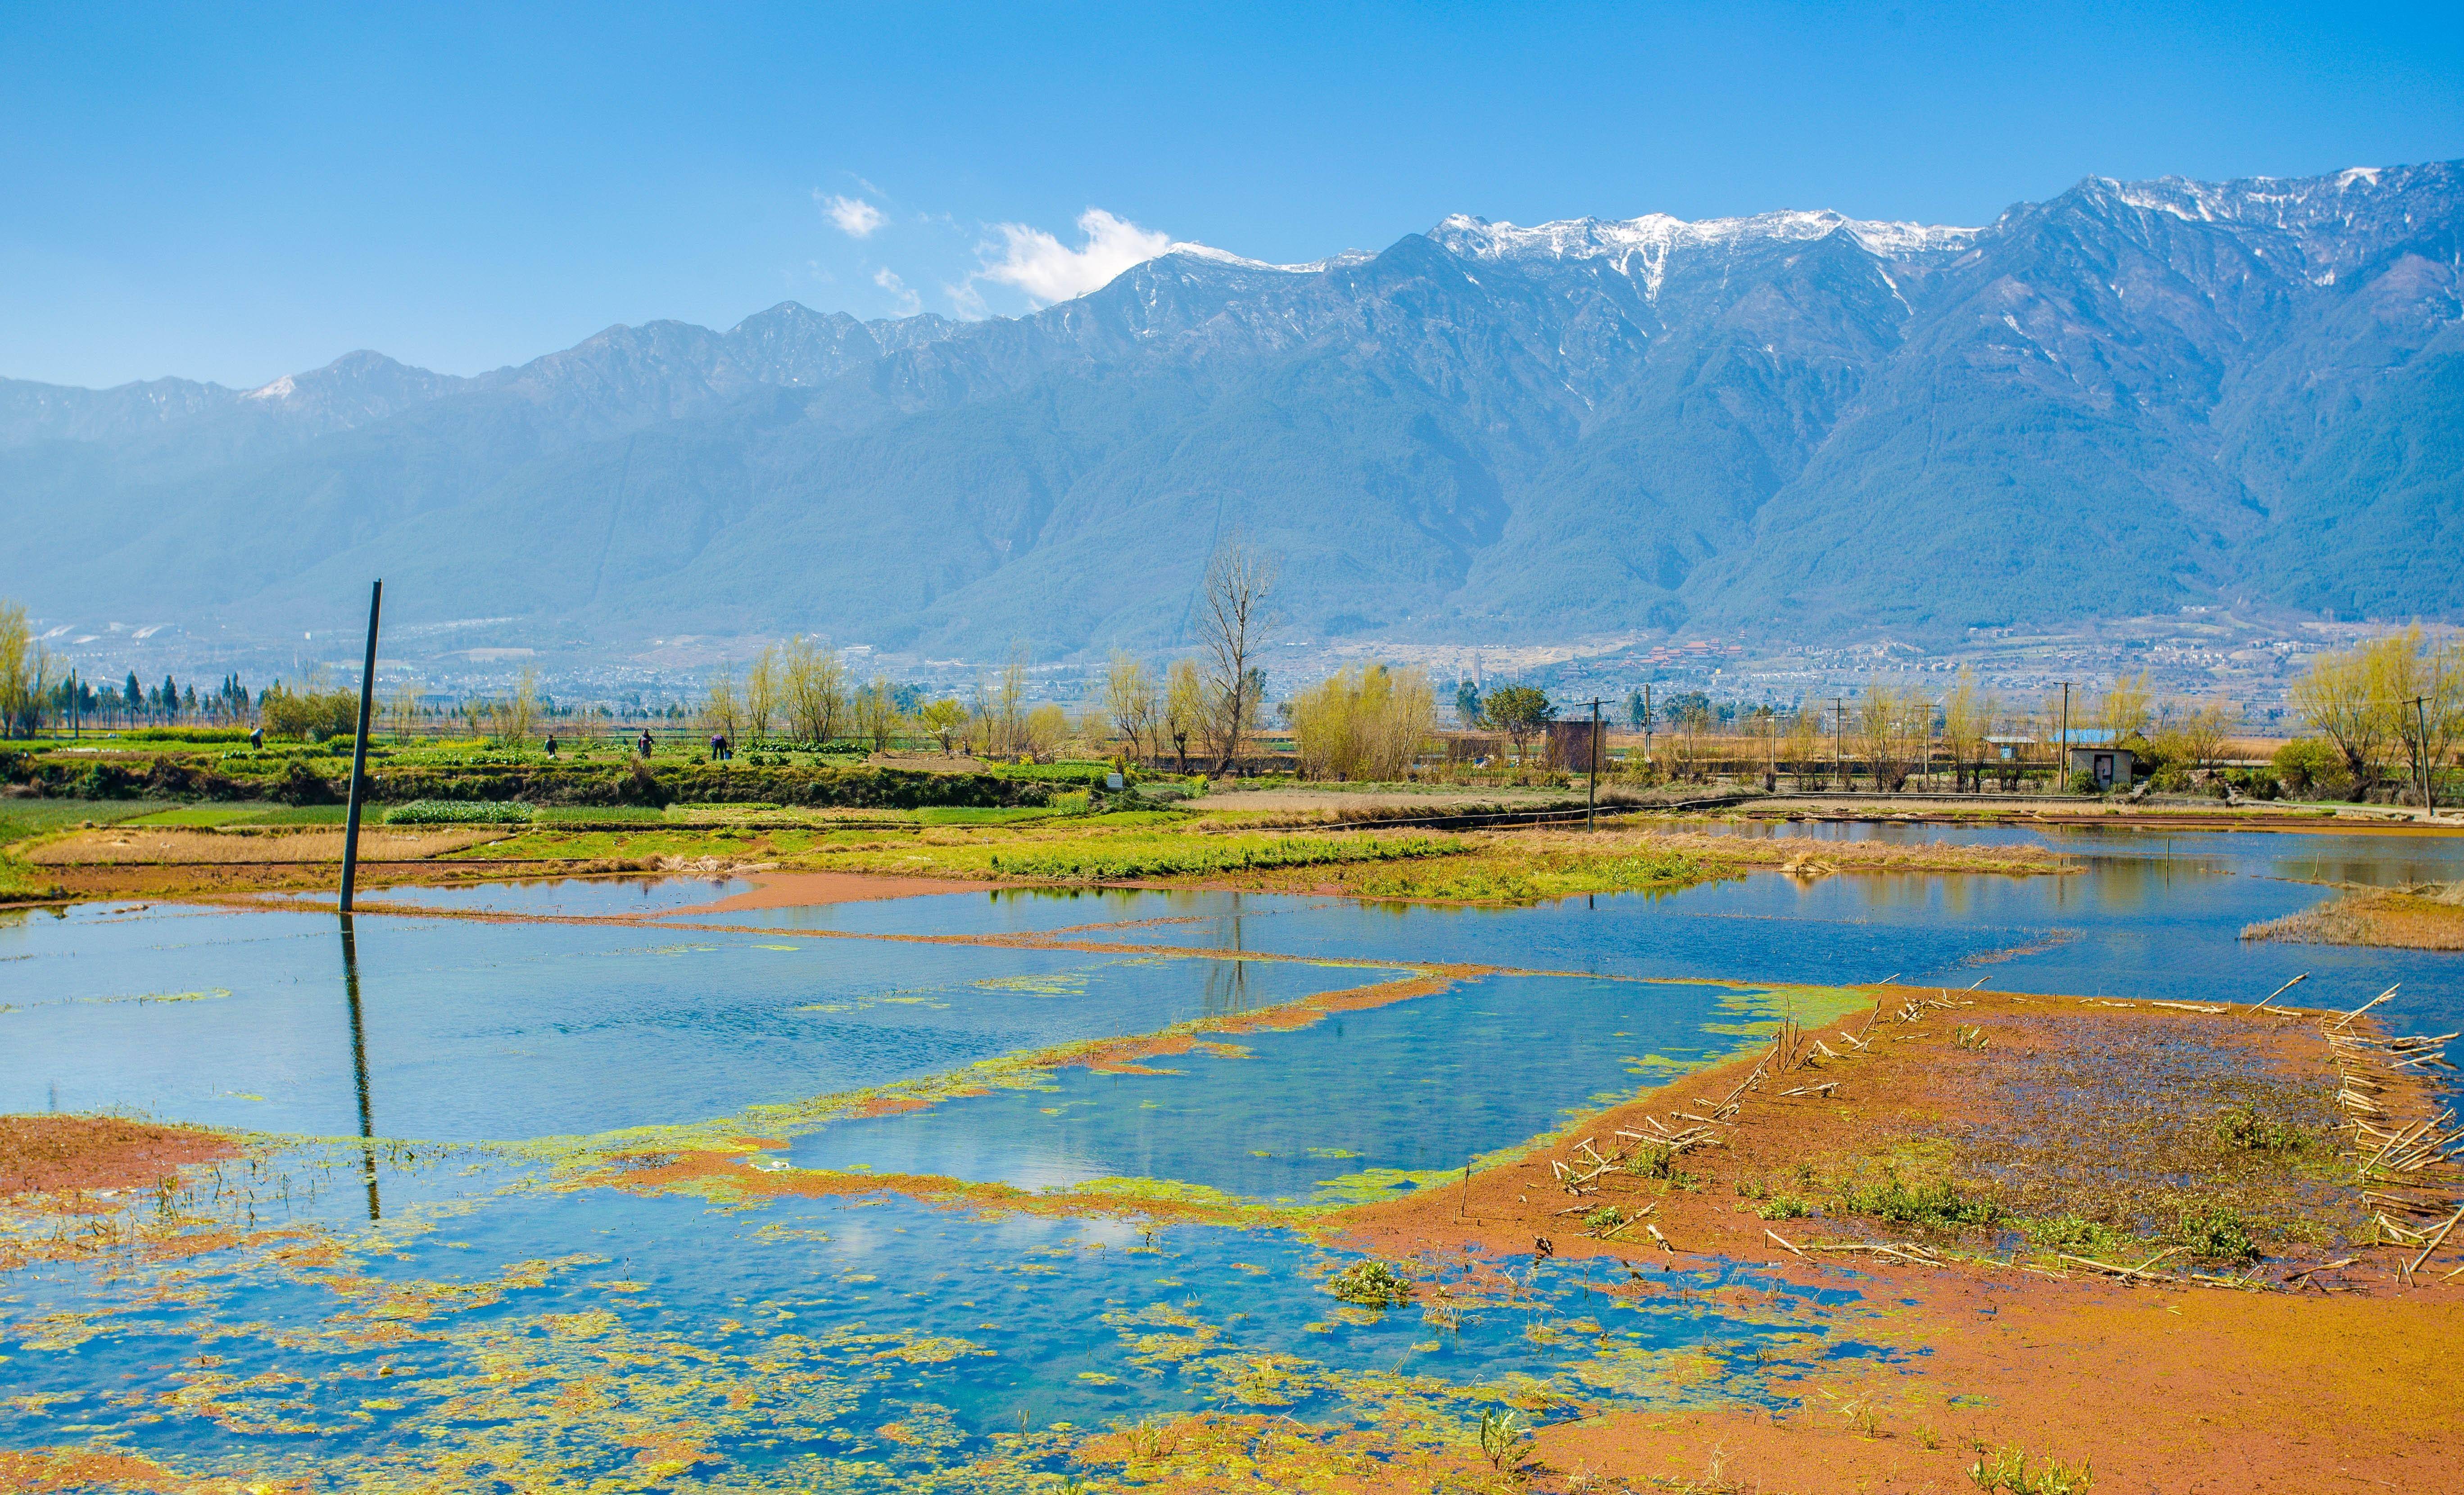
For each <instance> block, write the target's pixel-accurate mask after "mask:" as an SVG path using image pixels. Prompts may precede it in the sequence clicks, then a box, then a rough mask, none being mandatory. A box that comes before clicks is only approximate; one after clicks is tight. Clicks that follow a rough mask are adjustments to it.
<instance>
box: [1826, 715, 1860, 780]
mask: <svg viewBox="0 0 2464 1495" xmlns="http://www.w3.org/2000/svg"><path fill="white" fill-rule="evenodd" d="M1831 709H1832V712H1833V713H1834V719H1835V720H1836V721H1837V723H1838V736H1837V737H1833V738H1832V739H1831V766H1832V767H1833V768H1835V769H1837V770H1838V771H1839V787H1840V788H1842V789H1852V788H1855V787H1856V786H1855V785H1854V784H1851V783H1850V782H1848V772H1847V767H1848V703H1847V702H1846V701H1844V700H1841V699H1840V698H1839V697H1838V696H1836V695H1835V696H1833V697H1832V698H1831Z"/></svg>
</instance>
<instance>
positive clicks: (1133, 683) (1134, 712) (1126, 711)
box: [1104, 654, 1163, 761]
mask: <svg viewBox="0 0 2464 1495" xmlns="http://www.w3.org/2000/svg"><path fill="white" fill-rule="evenodd" d="M1161 697H1162V693H1161V692H1160V691H1158V690H1157V689H1156V687H1155V671H1151V670H1149V669H1148V668H1147V667H1146V663H1145V661H1143V660H1138V659H1133V658H1131V657H1130V656H1129V655H1127V654H1114V655H1113V656H1112V663H1111V667H1110V668H1109V669H1107V670H1106V671H1104V710H1105V713H1106V714H1107V715H1110V716H1111V719H1112V725H1113V726H1114V727H1117V728H1119V729H1120V733H1121V736H1123V737H1127V738H1129V739H1130V758H1131V759H1132V761H1143V758H1140V755H1139V751H1138V744H1139V742H1140V741H1141V740H1143V739H1144V738H1145V737H1146V735H1147V732H1148V730H1149V729H1150V728H1151V727H1152V726H1153V725H1154V723H1155V716H1156V715H1157V714H1158V713H1159V712H1161V711H1162V709H1163V706H1162V699H1161Z"/></svg>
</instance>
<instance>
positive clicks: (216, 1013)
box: [0, 908, 1400, 1141]
mask: <svg viewBox="0 0 2464 1495" xmlns="http://www.w3.org/2000/svg"><path fill="white" fill-rule="evenodd" d="M338 923H339V921H338V920H337V919H336V918H335V917H334V916H333V915H332V914H330V913H310V912H293V911H289V910H285V911H281V912H229V911H223V910H181V909H175V908H165V909H156V910H151V911H149V912H146V913H144V914H142V915H128V914H116V913H111V912H89V911H85V910H77V911H72V912H70V913H69V915H68V917H66V918H64V919H55V918H51V917H41V918H36V919H33V920H31V921H24V922H20V923H19V924H18V925H16V926H15V927H14V928H7V927H0V971H5V972H6V973H7V978H8V989H9V991H10V993H11V998H10V1000H9V1003H8V1008H7V1010H5V1011H0V1111H5V1110H133V1111H136V1112H141V1113H143V1114H144V1115H147V1116H150V1117H153V1118H155V1119H157V1120H164V1121H188V1122H197V1123H201V1124H205V1125H209V1126H218V1127H238V1128H246V1129H251V1130H259V1131H271V1132H293V1133H304V1134H308V1135H319V1136H336V1135H347V1134H351V1133H355V1132H360V1131H361V1130H362V1119H363V1118H362V1114H361V1106H362V1099H363V1096H364V1098H365V1103H366V1106H367V1109H368V1112H369V1115H368V1118H367V1119H368V1123H369V1128H370V1130H372V1131H373V1132H374V1133H375V1134H377V1135H380V1136H393V1137H416V1138H423V1139H429V1140H445V1141H473V1140H479V1139H497V1140H517V1139H521V1138H527V1137H536V1136H543V1135H551V1134H563V1133H575V1132H605V1131H608V1130H611V1129H614V1128H619V1127H638V1126H647V1125H652V1124H662V1123H664V1124H679V1123H685V1122H692V1121H697V1120H703V1119H707V1118H713V1117H718V1116H724V1115H729V1114H732V1113H735V1112H737V1111H740V1110H744V1109H745V1108H747V1107H749V1106H757V1105H785V1104H789V1103H793V1102H797V1101H802V1100H805V1099H807V1098H810V1097H813V1096H817V1095H825V1094H831V1093H836V1092H840V1091H848V1090H858V1089H863V1088H869V1087H874V1086H879V1085H884V1084H888V1083H891V1082H893V1081H898V1080H907V1079H913V1078H916V1077H918V1076H923V1075H931V1074H938V1073H942V1072H945V1071H948V1070H952V1069H955V1068H957V1067H959V1066H965V1065H968V1064H972V1063H976V1062H978V1061H981V1060H986V1059H991V1058H994V1057H997V1056H999V1055H1002V1054H1007V1053H1013V1052H1016V1051H1019V1050H1022V1049H1031V1048H1042V1047H1046V1046H1049V1045H1051V1044H1059V1043H1066V1042H1069V1041H1073V1040H1080V1039H1089V1038H1099V1037H1105V1036H1109V1035H1112V1034H1119V1033H1143V1032H1151V1031H1154V1030H1156V1029H1159V1028H1164V1027H1168V1026H1170V1025H1171V1024H1173V1023H1176V1022H1188V1021H1191V1020H1193V1019H1198V1018H1202V1017H1205V1016H1208V1015H1209V1014H1210V1013H1216V1012H1221V1011H1225V1010H1228V1009H1227V1008H1226V1007H1225V1003H1226V1002H1227V1001H1234V1000H1237V1001H1240V1002H1243V1003H1247V1004H1249V1005H1268V1004H1272V1003H1276V1002H1282V1001H1287V1000H1291V999H1293V998H1296V997H1300V996H1304V995H1307V994H1309V993H1312V992H1323V991H1332V990H1338V989H1342V988H1345V987H1352V986H1359V985H1363V984H1367V983H1370V982H1374V981H1376V980H1379V979H1385V978H1395V977H1397V976H1398V975H1399V974H1400V973H1398V972H1396V971H1393V970H1363V969H1360V968H1356V967H1337V966H1323V965H1310V964H1303V963H1297V962H1288V961H1285V962H1272V963H1266V962H1256V961H1221V960H1214V959H1202V958H1201V959H1183V958H1173V957H1162V956H1147V957H1141V956H1134V955H1133V956H1103V955H1088V954H1080V953H1076V952H1069V951H1043V950H1005V949H990V948H979V947H970V946H957V945H919V944H913V943H906V942H891V941H877V940H853V939H797V938H788V937H783V936H780V935H768V934H713V933H693V934H688V933H684V932H679V931H670V930H663V929H646V928H642V927H638V926H630V925H613V926H597V927H594V926H588V925H574V924H515V923H495V922H482V921H478V920H470V919H429V918H414V917H399V916H395V917H385V916H377V915H373V914H362V915H361V916H359V917H358V918H356V919H355V920H353V925H354V930H353V934H352V936H351V939H350V942H349V945H348V947H347V949H346V946H345V943H344V938H343V936H342V934H341V931H340V930H339V928H338ZM346 957H347V963H346ZM346 973H349V975H347V976H346ZM352 977H355V978H352Z"/></svg>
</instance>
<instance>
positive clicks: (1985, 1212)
mask: <svg viewBox="0 0 2464 1495" xmlns="http://www.w3.org/2000/svg"><path fill="white" fill-rule="evenodd" d="M1839 1203H1840V1207H1841V1208H1842V1209H1843V1210H1845V1211H1846V1212H1847V1213H1849V1214H1852V1215H1868V1216H1871V1217H1873V1218H1874V1219H1876V1220H1882V1221H1884V1222H1885V1223H1888V1224H1893V1225H1916V1226H1920V1227H1922V1228H1924V1229H1926V1230H1934V1231H1941V1232H1943V1233H1945V1234H1948V1233H1952V1232H1956V1231H1961V1230H1967V1229H1970V1228H1972V1227H1975V1226H1979V1225H1991V1224H1992V1223H1993V1222H1994V1221H1995V1220H2000V1219H2001V1218H2002V1207H2001V1206H2000V1205H1998V1204H1996V1203H1994V1202H1993V1201H1992V1200H1991V1199H1981V1198H1974V1197H1973V1196H1970V1195H1967V1194H1963V1193H1961V1192H1960V1189H1959V1186H1958V1185H1956V1184H1954V1183H1952V1182H1951V1181H1950V1180H1949V1179H1947V1178H1936V1179H1934V1180H1932V1181H1931V1182H1927V1183H1918V1184H1911V1183H1909V1182H1908V1181H1907V1180H1906V1179H1904V1178H1902V1177H1901V1176H1900V1172H1899V1170H1898V1169H1896V1168H1885V1169H1884V1170H1883V1171H1882V1177H1881V1181H1880V1182H1878V1183H1866V1184H1852V1185H1850V1186H1849V1188H1848V1189H1847V1191H1846V1192H1845V1193H1843V1194H1842V1195H1841V1196H1840V1198H1839Z"/></svg>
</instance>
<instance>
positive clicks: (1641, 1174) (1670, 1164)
mask: <svg viewBox="0 0 2464 1495" xmlns="http://www.w3.org/2000/svg"><path fill="white" fill-rule="evenodd" d="M1625 1171H1626V1172H1627V1173H1630V1174H1632V1175H1633V1176H1636V1177H1638V1178H1658V1179H1660V1180H1661V1181H1662V1182H1665V1183H1668V1184H1670V1185H1672V1186H1674V1187H1677V1188H1681V1189H1682V1188H1686V1187H1688V1186H1690V1185H1692V1184H1694V1183H1696V1182H1698V1181H1699V1180H1698V1179H1696V1177H1695V1176H1693V1175H1692V1174H1689V1173H1687V1172H1686V1171H1685V1170H1683V1169H1682V1168H1680V1167H1678V1166H1677V1151H1676V1149H1674V1148H1672V1147H1670V1146H1669V1145H1668V1144H1667V1143H1665V1142H1645V1143H1642V1144H1640V1145H1639V1146H1638V1147H1636V1148H1635V1150H1634V1151H1633V1153H1631V1154H1628V1155H1627V1157H1626V1160H1625Z"/></svg>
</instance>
